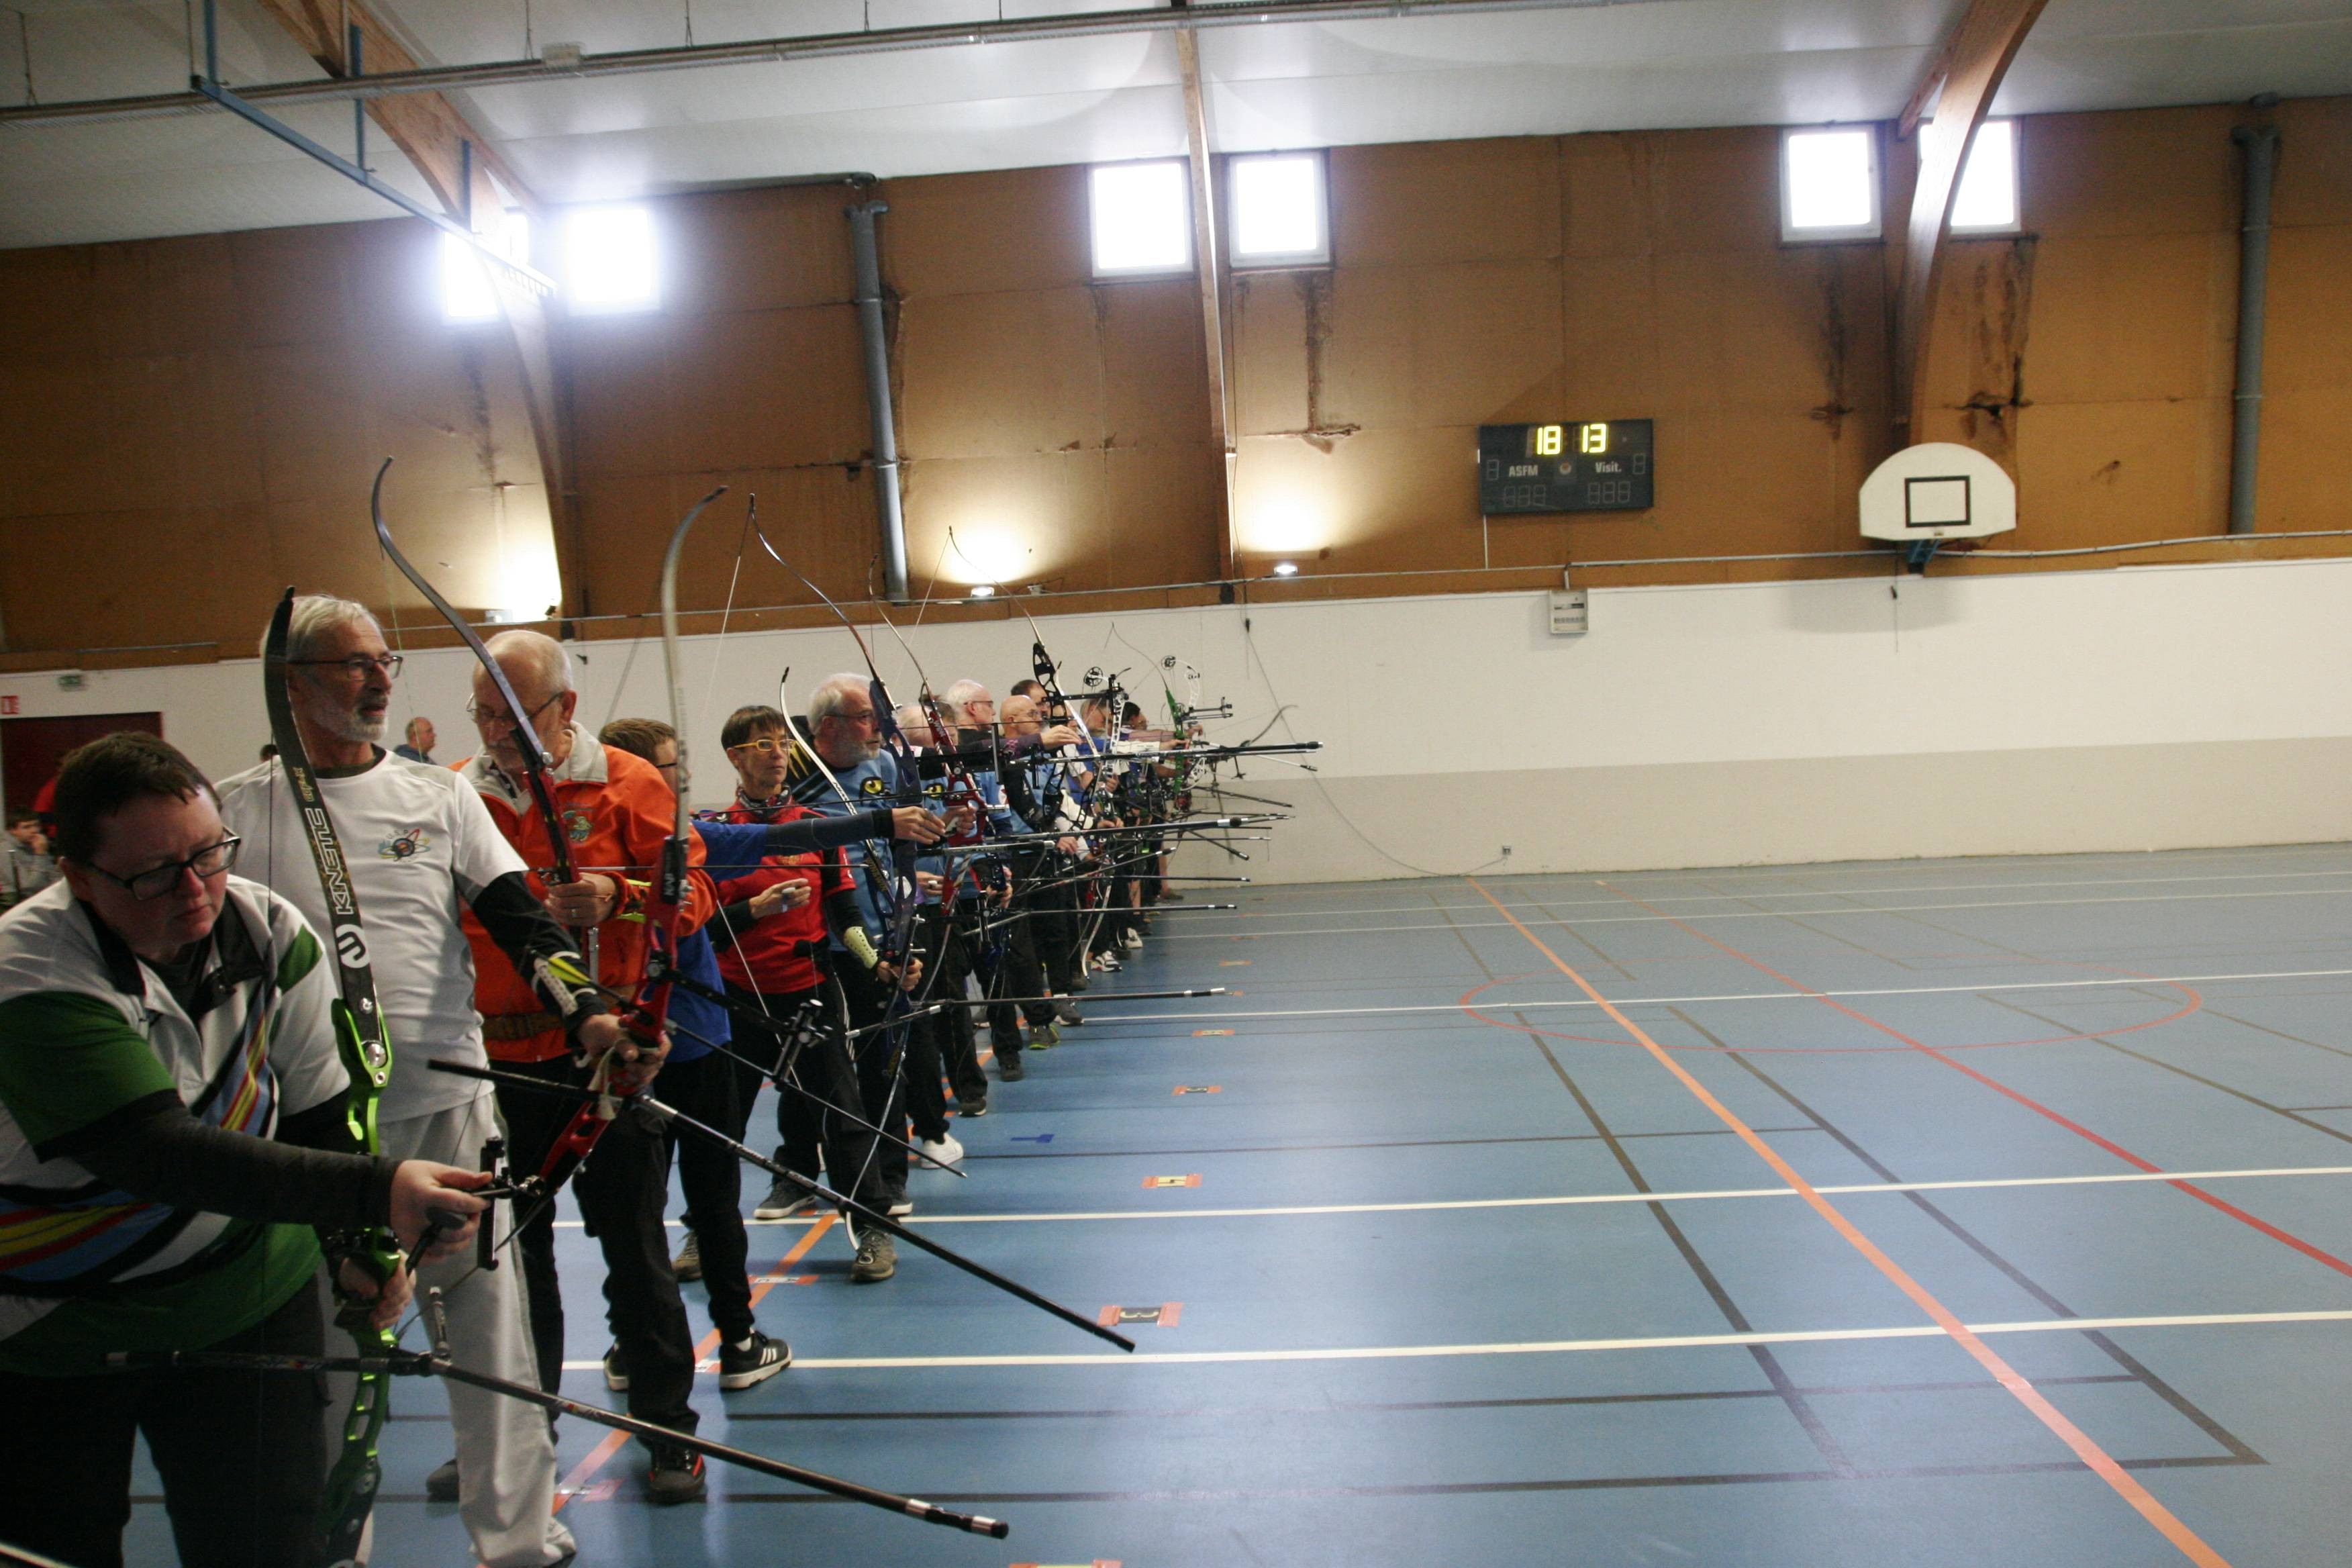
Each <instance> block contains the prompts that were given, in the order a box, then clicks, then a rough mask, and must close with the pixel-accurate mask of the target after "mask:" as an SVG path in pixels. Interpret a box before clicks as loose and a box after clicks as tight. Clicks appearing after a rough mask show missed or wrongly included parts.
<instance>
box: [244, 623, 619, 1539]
mask: <svg viewBox="0 0 2352 1568" xmlns="http://www.w3.org/2000/svg"><path fill="white" fill-rule="evenodd" d="M286 658H287V663H288V664H289V667H290V668H289V669H288V670H287V672H286V695H287V699H288V705H289V708H291V710H293V714H294V723H295V727H296V728H297V729H298V730H299V731H300V735H301V741H302V750H303V753H304V754H305V755H306V756H307V757H308V758H309V759H310V768H311V771H312V773H314V774H315V775H316V776H317V778H318V781H319V793H320V798H321V799H322V800H323V801H324V803H325V805H326V808H327V815H328V818H329V820H330V821H331V822H332V823H333V825H334V828H335V834H336V837H337V838H338V839H339V840H341V845H342V850H343V859H344V864H345V867H346V868H348V870H349V872H350V875H351V879H352V894H353V896H354V898H355V899H356V900H357V901H358V904H359V910H360V921H361V925H362V929H363V930H364V931H365V932H366V933H367V938H368V958H369V963H370V966H371V968H372V969H373V975H374V980H375V988H376V997H377V1001H378V1003H379V1004H380V1005H381V1006H382V1007H383V1026H384V1031H385V1035H386V1037H388V1038H389V1040H390V1041H391V1044H392V1080H391V1082H390V1083H388V1084H387V1085H385V1087H384V1091H383V1101H382V1103H381V1104H380V1105H379V1106H378V1107H377V1110H376V1119H377V1136H378V1140H379V1142H380V1143H381V1145H382V1147H383V1152H385V1153H387V1154H390V1155H392V1156H394V1158H408V1157H416V1158H425V1159H434V1160H442V1161H446V1162H447V1163H450V1164H453V1165H458V1166H462V1167H465V1168H467V1169H472V1168H474V1167H476V1166H478V1164H479V1163H481V1152H482V1145H483V1143H484V1142H486V1141H488V1139H491V1138H495V1137H497V1136H498V1135H499V1127H498V1121H497V1117H496V1113H495V1109H494V1102H493V1100H492V1099H491V1095H490V1090H489V1086H488V1084H485V1083H482V1082H479V1081H478V1080H476V1079H467V1078H458V1077H456V1076H453V1075H451V1074H447V1073H437V1072H434V1071H432V1070H431V1069H430V1068H427V1067H426V1066H425V1063H426V1062H428V1061H430V1060H432V1059H433V1058H436V1057H437V1058H443V1059H446V1060H449V1061H456V1062H462V1063H465V1064H466V1065H467V1066H469V1067H487V1066H488V1065H489V1062H488V1058H487V1057H486V1056H485V1055H484V1053H483V1050H482V1028H481V1019H480V1017H479V1016H478V1015H477V1014H476V1013H475V1011H474V957H475V955H474V950H473V948H472V946H471V944H470V943H468V942H467V940H466V933H465V931H464V930H463V929H462V928H461V927H460V926H459V924H458V911H459V910H471V911H472V913H473V916H474V918H475V919H476V920H477V921H479V922H480V924H481V926H482V928H483V929H484V930H485V931H488V932H489V933H490V934H491V939H492V941H493V942H495V943H496V947H497V955H496V956H495V957H493V958H492V959H491V960H490V962H491V963H495V964H497V965H498V966H499V969H500V970H502V971H504V972H508V973H514V974H517V975H524V974H529V973H531V971H532V969H533V967H534V966H535V965H536V964H538V963H541V961H543V960H546V959H549V958H554V957H559V956H571V957H572V958H573V960H574V962H577V957H576V954H575V953H574V952H573V949H574V948H575V946H576V943H575V942H573V940H572V935H571V933H570V932H569V931H565V930H564V929H563V928H562V926H560V925H558V924H557V923H556V922H555V921H553V920H552V919H551V918H550V917H549V916H548V913H547V911H546V910H543V909H541V907H540V903H539V900H538V898H537V897H536V896H535V895H533V893H532V892H531V890H530V884H529V881H528V879H527V876H526V872H525V870H524V867H523V863H522V858H521V857H520V856H518V855H517V854H516V853H515V852H514V850H513V849H512V848H511V847H509V845H508V844H507V841H506V840H505V839H504V838H503V837H500V836H499V830H498V826H497V825H496V824H495V823H493V822H492V821H491V820H490V814H489V812H488V810H487V809H486V808H485V807H484V806H483V805H482V803H481V800H480V799H479V797H478V795H476V794H475V792H474V791H472V790H470V789H467V787H466V784H465V781H463V780H462V779H460V778H458V777H457V775H456V774H455V773H450V772H448V771H447V770H446V769H443V768H422V767H418V766H416V765H415V764H414V763H406V762H403V761H401V760H400V759H399V758H397V757H395V756H392V755H390V754H388V753H386V752H385V751H384V749H383V731H384V714H385V710H386V709H387V707H388V706H389V704H390V702H391V700H392V685H393V680H394V678H395V677H396V676H397V675H398V674H399V670H400V656H399V655H398V654H396V653H394V652H392V651H391V650H390V649H389V648H387V647H385V646H384V640H383V630H382V628H381V627H379V626H377V624H376V620H375V617H374V616H373V615H371V614H370V613H369V612H368V610H367V608H366V607H365V606H364V605H357V604H354V603H352V601H350V600H348V599H332V598H324V597H319V596H315V595H312V596H305V597H303V598H299V599H297V600H295V601H294V613H293V616H292V617H291V619H290V621H289V625H288V627H287V646H286ZM221 815H222V816H223V818H224V819H225V820H226V821H227V823H228V825H229V826H231V827H233V828H235V829H236V831H237V832H238V833H241V834H243V835H244V837H245V842H246V850H245V862H244V864H245V866H246V868H247V874H248V875H250V876H252V877H253V878H254V879H255V880H257V881H261V882H266V883H268V885H269V886H270V887H271V888H272V889H274V890H275V891H277V892H278V894H279V895H280V896H281V897H284V898H286V899H289V900H292V901H293V903H294V904H295V906H296V907H297V908H299V910H301V911H302V913H303V915H304V916H305V917H306V918H307V919H308V920H309V921H310V923H311V924H312V925H313V926H314V927H316V928H317V929H318V930H320V931H325V930H328V929H329V921H328V912H327V901H326V894H325V890H324V889H323V888H322V886H321V885H320V879H319V874H318V868H317V865H316V863H315V861H314V860H313V858H312V857H311V853H310V844H309V841H308V839H307V837H306V835H305V833H304V830H303V826H302V817H301V808H300V807H299V805H297V804H296V802H295V796H294V791H293V787H292V785H291V784H289V782H288V780H287V776H286V773H285V770H284V768H283V766H282V765H281V764H280V763H277V762H271V763H264V764H263V765H262V766H260V767H258V768H255V769H253V770H251V771H249V772H247V773H239V774H238V775H237V776H236V777H235V778H233V779H230V780H229V781H227V782H226V784H223V785H222V786H221ZM549 1005H559V1004H557V1003H555V1002H550V1003H549ZM561 1005H566V1006H568V1007H569V1009H570V1017H569V1023H570V1025H571V1026H572V1028H573V1029H575V1030H576V1031H577V1032H578V1034H579V1036H580V1038H581V1042H582V1044H583V1047H584V1048H587V1049H590V1050H603V1049H606V1048H609V1047H612V1046H614V1045H617V1044H619V1043H620V1040H621V1037H622V1031H621V1027H620V1023H619V1020H617V1019H615V1018H614V1017H612V1016H609V1015H607V1014H606V1013H605V1012H604V1008H603V1007H602V1005H599V1004H598V1003H596V1001H595V1000H594V999H593V997H592V996H589V995H585V994H583V995H580V996H578V997H576V998H565V999H563V1001H562V1004H561ZM520 1273H521V1271H520V1269H519V1268H495V1269H477V1268H474V1266H473V1262H472V1260H471V1259H469V1258H458V1259H453V1260H452V1261H450V1262H448V1263H446V1264H444V1265H442V1266H441V1268H440V1269H439V1270H438V1271H437V1272H429V1273H428V1274H427V1276H426V1278H425V1284H426V1285H428V1286H433V1285H438V1286H441V1287H443V1288H444V1289H446V1291H447V1305H448V1310H449V1336H450V1346H451V1349H452V1350H453V1351H454V1352H455V1353H456V1355H457V1360H458V1361H459V1362H461V1363H464V1364H465V1365H467V1366H468V1367H471V1368H473V1369H474V1370H476V1371H478V1372H487V1373H492V1374H493V1375H495V1376H499V1377H504V1378H509V1379H512V1380H514V1381H516V1382H520V1383H531V1382H535V1381H537V1371H536V1362H535V1359H534V1357H533V1355H532V1350H531V1342H530V1332H529V1329H528V1318H527V1311H526V1307H525V1303H524V1300H523V1288H522V1281H521V1279H520ZM449 1415H450V1420H451V1422H452V1424H453V1425H454V1426H455V1427H456V1429H457V1458H455V1459H453V1460H451V1461H450V1462H449V1463H448V1464H447V1465H445V1466H443V1467H442V1468H441V1469H440V1470H439V1471H436V1473H435V1474H434V1475H433V1476H432V1477H429V1478H427V1479H426V1483H425V1489H426V1491H427V1492H428V1494H431V1495H433V1496H436V1497H438V1498H442V1499H445V1500H455V1501H457V1502H458V1503H459V1505H460V1512H461V1515H462V1517H463V1518H464V1520H465V1522H466V1529H467V1533H468V1534H469V1535H470V1536H471V1537H472V1538H473V1544H474V1550H475V1551H476V1552H478V1553H479V1557H478V1561H479V1562H480V1563H483V1564H485V1565H486V1568H538V1565H540V1564H542V1563H555V1562H560V1561H561V1560H562V1558H563V1556H564V1555H565V1554H566V1553H567V1552H570V1551H571V1550H572V1537H571V1535H570V1534H569V1533H568V1532H567V1531H565V1530H564V1528H563V1526H562V1525H561V1524H559V1523H557V1522H556V1521H555V1519H554V1516H553V1513H552V1505H553V1500H554V1495H555V1449H554V1446H553V1444H552V1443H551V1441H550V1439H549V1436H548V1424H547V1421H546V1419H545V1417H544V1416H543V1415H541V1412H540V1411H538V1410H536V1409H534V1408H532V1407H531V1406H530V1405H524V1404H522V1403H520V1401H517V1400H512V1399H506V1398H502V1397H500V1396H499V1395H498V1394H492V1393H489V1392H488V1391H487V1390H483V1389H475V1388H467V1387H466V1386H464V1385H463V1384H451V1385H450V1389H449Z"/></svg>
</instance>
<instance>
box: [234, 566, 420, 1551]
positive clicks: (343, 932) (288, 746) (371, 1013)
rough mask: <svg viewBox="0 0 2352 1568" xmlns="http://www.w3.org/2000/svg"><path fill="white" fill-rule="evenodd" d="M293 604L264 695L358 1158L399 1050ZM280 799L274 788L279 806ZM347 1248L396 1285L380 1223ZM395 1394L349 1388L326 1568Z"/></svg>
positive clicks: (375, 1381)
mask: <svg viewBox="0 0 2352 1568" xmlns="http://www.w3.org/2000/svg"><path fill="white" fill-rule="evenodd" d="M294 598H295V594H294V590H293V589H292V588H289V589H287V590H286V594H285V596H284V597H283V598H281V599H279V600H278V608H277V611H276V612H275V613H274V614H273V615H272V616H270V617H269V634H268V637H267V638H266V639H265V640H264V642H263V645H262V659H261V679H262V690H263V696H264V698H265V700H266V701H267V704H268V710H269V737H270V739H271V741H272V742H275V743H276V744H277V747H278V770H279V771H280V772H281V773H284V775H285V777H286V783H287V786H288V788H289V789H290V790H291V791H292V793H293V795H294V802H295V805H296V807H297V809H298V811H299V816H300V818H301V824H302V833H303V838H304V841H305V842H306V843H308V844H309V845H310V861H311V865H312V867H313V868H315V869H316V870H317V872H318V874H319V886H320V891H321V892H322V893H323V894H324V895H325V900H326V909H327V924H328V932H327V935H328V945H329V949H330V955H331V957H332V958H333V960H334V963H335V982H336V988H337V991H338V996H337V999H336V1002H335V1005H334V1011H333V1016H334V1027H335V1047H336V1052H337V1054H338V1055H339V1056H341V1058H342V1063H343V1070H344V1073H345V1074H346V1076H347V1077H348V1078H349V1079H350V1080H351V1087H350V1089H349V1096H350V1100H349V1107H350V1110H349V1122H350V1127H351V1131H352V1139H353V1140H354V1142H356V1143H357V1145H358V1147H359V1151H360V1152H362V1153H363V1154H373V1153H375V1152H377V1151H378V1149H380V1148H381V1147H382V1144H381V1142H380V1141H379V1140H378V1138H377V1135H376V1106H377V1103H378V1102H379V1101H380V1100H381V1099H382V1098H383V1089H384V1086H385V1085H386V1084H388V1083H390V1082H391V1081H392V1046H391V1043H390V1042H389V1041H388V1040H386V1039H385V1037H384V1033H383V1009H382V1007H380V1006H379V1005H377V1002H376V994H375V973H374V971H373V969H372V968H371V967H370V965H369V963H368V944H367V935H366V932H365V931H363V930H362V928H361V925H360V905H359V897H358V894H357V893H356V892H355V891H354V890H353V889H352V881H351V873H350V871H349V869H348V867H347V865H346V862H345V861H344V859H343V851H342V844H341V839H339V838H338V837H336V834H335V825H334V821H333V819H332V818H331V817H330V816H328V815H327V803H326V801H325V799H324V797H322V796H321V795H320V791H319V779H318V774H317V773H315V772H314V771H312V769H311V766H310V751H309V749H308V748H307V747H305V746H304V745H303V743H302V731H301V727H300V726H299V724H297V723H296V722H295V721H294V708H293V703H292V701H291V700H290V699H289V696H288V694H287V690H286V681H287V678H288V675H289V668H290V667H289V664H288V645H289V641H290V639H291V636H292V626H293V618H294ZM277 798H278V796H277V792H276V790H275V789H272V790H271V792H270V795H269V799H270V801H271V802H272V808H273V809H275V802H276V801H277ZM350 1248H351V1252H352V1255H353V1256H355V1257H357V1258H361V1259H362V1261H363V1263H364V1265H365V1266H366V1267H367V1268H369V1269H370V1271H371V1272H374V1273H376V1274H378V1275H379V1276H380V1277H381V1278H383V1279H386V1280H389V1279H391V1277H392V1274H393V1272H394V1270H395V1269H397V1268H399V1266H400V1249H399V1245H398V1243H396V1242H395V1241H394V1239H393V1237H392V1236H391V1235H390V1233H389V1232H388V1231H386V1230H384V1229H383V1227H381V1226H378V1227H375V1228H373V1229H370V1230H367V1231H364V1232H362V1233H360V1234H358V1235H356V1236H353V1237H351V1238H350ZM337 1321H338V1322H339V1323H341V1325H342V1327H343V1328H344V1329H345V1330H346V1331H349V1332H350V1333H351V1335H352V1339H353V1341H354V1342H357V1343H358V1344H359V1345H360V1346H361V1347H362V1349H363V1350H374V1351H377V1352H382V1351H385V1350H389V1349H391V1348H392V1347H393V1346H394V1344H395V1343H396V1341H395V1340H394V1337H393V1336H392V1335H391V1334H390V1333H389V1332H388V1331H384V1330H382V1329H376V1328H373V1327H372V1326H371V1325H370V1324H369V1323H368V1321H367V1315H366V1312H365V1310H363V1309H355V1310H347V1311H345V1312H343V1313H341V1314H339V1315H338V1318H337ZM389 1393H390V1380H389V1378H387V1377H385V1376H383V1375H374V1376H362V1377H361V1378H360V1380H359V1382H358V1383H357V1384H356V1385H355V1386H354V1388H353V1390H352V1406H351V1409H350V1410H349V1411H347V1412H345V1414H344V1416H343V1433H342V1446H341V1448H340V1450H339V1451H338V1452H337V1455H336V1458H335V1463H334V1467H333V1468H332V1469H331V1470H330V1471H329V1473H328V1476H327V1488H326V1492H325V1495H324V1499H323V1501H322V1505H321V1508H320V1521H319V1527H320V1531H321V1532H322V1534H323V1535H324V1537H325V1543H326V1550H327V1558H326V1560H327V1561H328V1562H331V1563H341V1562H349V1561H353V1560H355V1559H356V1558H357V1557H358V1555H359V1552H360V1547H361V1542H362V1537H363V1535H364V1533H365V1531H366V1528H367V1522H368V1515H369V1513H370V1512H371V1511H372V1510H373V1509H374V1507H375V1494H376V1489H377V1486H378V1484H379V1483H380V1482H381V1480H382V1479H383V1464H382V1463H381V1461H380V1460H379V1459H378V1458H377V1455H376V1443H377V1440H378V1438H379V1437H380V1436H382V1434H383V1422H384V1416H385V1415H387V1414H388V1412H389V1409H390V1400H389V1397H388V1395H389Z"/></svg>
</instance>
